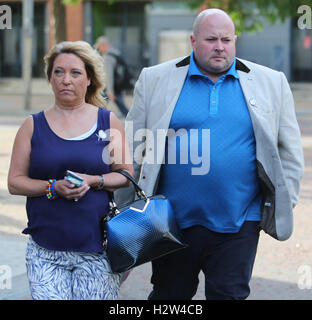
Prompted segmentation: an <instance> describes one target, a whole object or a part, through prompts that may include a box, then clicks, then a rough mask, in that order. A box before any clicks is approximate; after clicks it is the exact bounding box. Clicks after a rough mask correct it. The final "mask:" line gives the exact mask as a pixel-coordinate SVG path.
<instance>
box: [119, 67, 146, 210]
mask: <svg viewBox="0 0 312 320" xmlns="http://www.w3.org/2000/svg"><path fill="white" fill-rule="evenodd" d="M146 87H147V85H146V69H145V68H144V69H143V70H142V72H141V74H140V76H139V79H138V81H137V82H136V85H135V88H134V93H133V102H132V105H131V108H130V110H129V112H128V115H127V117H126V119H125V132H126V137H127V139H128V143H129V148H130V153H131V156H132V161H133V168H134V179H135V180H136V181H137V182H138V181H139V178H140V172H141V167H142V161H143V158H144V154H145V142H142V141H141V140H139V139H137V140H136V136H138V133H139V131H140V130H143V131H144V130H146V129H145V128H146V97H145V96H146ZM138 140H139V141H138ZM114 198H115V201H116V203H117V205H120V204H125V203H129V202H131V201H133V200H134V198H135V192H134V188H133V186H132V185H131V186H130V187H128V188H121V189H119V190H116V191H115V192H114Z"/></svg>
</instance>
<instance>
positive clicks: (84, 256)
mask: <svg viewBox="0 0 312 320" xmlns="http://www.w3.org/2000/svg"><path fill="white" fill-rule="evenodd" d="M44 60H45V63H46V76H47V79H48V81H49V83H50V84H51V86H52V89H53V92H54V96H55V103H54V105H53V106H52V107H51V108H49V109H48V110H45V111H41V112H39V113H37V114H33V115H32V116H30V117H28V118H27V119H26V120H25V122H24V123H23V124H22V126H21V127H20V129H19V130H18V133H17V135H16V138H15V142H14V146H13V152H12V158H11V165H10V170H9V175H8V187H9V191H10V193H11V194H16V195H23V196H26V197H27V203H26V209H27V216H28V226H27V228H26V229H25V230H24V231H23V233H25V234H29V235H30V239H29V242H28V246H27V253H26V266H27V276H28V279H29V284H30V291H31V295H32V298H33V299H61V300H63V299H65V300H67V299H100V300H102V299H117V297H118V291H119V286H120V279H121V275H120V274H113V273H112V271H111V268H110V265H109V263H108V261H107V257H106V253H105V252H104V251H103V233H102V230H101V220H102V218H103V216H104V215H105V213H107V212H108V208H109V197H108V191H113V190H116V189H117V188H121V187H124V186H126V185H128V182H127V180H126V178H124V177H123V176H121V175H120V174H118V173H113V172H111V171H112V170H114V169H124V170H126V171H128V172H129V173H130V174H132V171H133V168H132V165H131V160H130V155H129V151H128V147H127V142H126V140H125V135H124V130H123V127H122V125H121V123H120V121H119V120H118V118H117V117H116V116H115V115H114V114H113V113H112V112H110V111H108V110H106V109H105V108H104V106H105V102H104V100H103V98H102V96H101V90H102V88H103V87H104V81H103V78H102V76H103V62H102V59H101V57H100V55H99V54H98V53H97V52H96V50H94V49H93V48H92V47H91V46H90V45H89V44H88V43H86V42H83V41H77V42H62V43H59V44H58V45H56V46H54V47H53V48H52V49H51V50H50V51H49V52H48V54H47V55H46V56H45V58H44ZM108 150H111V152H110V153H109V151H108ZM112 154H113V155H114V158H112ZM117 155H118V156H117ZM117 158H118V159H122V161H120V163H116V162H114V161H113V159H117ZM67 170H70V171H72V172H73V174H74V175H78V178H79V177H80V178H82V179H83V182H82V184H81V185H80V186H79V183H77V186H76V185H75V183H72V182H70V181H68V180H67V179H66V178H65V177H64V172H65V171H67ZM78 182H79V181H78Z"/></svg>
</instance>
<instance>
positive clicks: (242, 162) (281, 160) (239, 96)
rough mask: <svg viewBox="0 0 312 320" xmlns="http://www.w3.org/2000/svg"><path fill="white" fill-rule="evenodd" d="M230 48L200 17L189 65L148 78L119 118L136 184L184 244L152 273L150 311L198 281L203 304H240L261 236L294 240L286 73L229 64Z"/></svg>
mask: <svg viewBox="0 0 312 320" xmlns="http://www.w3.org/2000/svg"><path fill="white" fill-rule="evenodd" d="M236 39H237V36H236V35H235V26H234V23H233V21H232V19H231V18H230V17H229V15H228V14H227V13H225V12H224V11H221V10H218V9H208V10H205V11H203V12H201V13H200V14H199V15H198V16H197V18H196V19H195V21H194V28H193V34H192V35H191V39H190V40H191V44H192V48H193V52H192V53H191V55H190V56H188V57H184V58H179V59H175V60H171V61H168V62H165V63H162V64H160V65H157V66H153V67H150V68H144V69H143V70H142V72H141V75H140V77H139V79H138V81H137V83H136V87H135V90H134V97H133V105H132V107H131V109H130V111H129V114H128V116H127V118H126V134H127V136H128V138H129V141H131V145H130V149H132V151H133V154H134V155H135V162H134V171H135V179H136V180H138V181H139V184H140V185H141V187H142V188H143V189H144V190H145V191H146V193H147V194H148V196H150V195H152V194H154V193H157V194H159V193H162V194H164V195H165V196H167V197H168V199H169V200H170V201H171V203H172V205H173V208H174V211H175V214H176V219H177V222H178V224H179V226H180V228H181V229H182V233H183V236H184V242H186V243H187V244H189V248H187V249H185V250H181V251H178V252H176V253H173V254H170V255H167V256H164V257H162V258H160V259H156V260H154V261H153V262H152V267H153V275H152V279H151V281H152V284H153V291H152V293H151V294H150V296H149V298H150V299H191V298H192V297H193V296H194V295H195V294H196V291H197V286H198V274H199V272H200V271H201V270H202V271H203V272H204V274H205V294H206V298H207V299H245V298H247V297H248V295H249V292H250V289H249V281H250V278H251V275H252V269H253V264H254V260H255V256H256V251H257V244H258V238H259V231H260V230H261V229H262V230H264V231H265V232H266V233H268V234H269V235H270V236H272V237H274V238H276V239H278V240H285V239H287V238H289V237H290V235H291V233H292V229H293V212H292V210H293V207H294V206H295V205H296V203H297V201H298V196H299V182H300V179H301V177H302V174H303V151H302V146H301V139H300V131H299V127H298V123H297V120H296V115H295V109H294V102H293V96H292V93H291V90H290V88H289V84H288V82H287V79H286V77H285V75H284V74H283V73H282V72H277V71H274V70H272V69H269V68H266V67H264V66H260V65H258V64H255V63H252V62H249V61H245V60H242V59H238V58H236V57H235V55H236V50H235V44H236ZM141 129H142V130H141ZM143 130H144V131H143ZM166 130H168V131H167V132H168V134H167V136H166V135H165V134H160V133H162V132H164V131H166ZM139 131H140V132H148V133H149V134H146V139H145V141H144V142H143V143H142V141H138V140H140V139H138V136H139V135H138V132H139ZM172 132H174V133H176V134H172ZM194 132H195V133H196V135H194ZM169 133H170V134H169ZM141 136H142V135H141ZM194 136H195V137H196V138H197V139H196V140H194ZM177 137H179V139H177ZM144 138H145V136H144ZM194 141H196V142H197V143H194ZM207 150H208V152H207ZM139 151H140V152H139ZM185 154H186V155H185ZM181 155H184V157H183V158H182V156H181ZM199 155H201V158H199ZM174 156H175V158H173V157H174ZM168 159H169V160H170V161H169V160H168ZM172 159H176V160H177V161H176V163H173V161H172ZM192 159H193V160H192ZM194 159H195V161H194ZM198 159H201V160H202V163H204V160H205V166H204V168H201V167H200V168H199V163H198V161H197V160H198ZM186 160H187V161H186ZM179 161H180V163H179ZM161 164H162V165H161ZM194 169H196V170H194ZM133 196H134V191H133V188H132V187H130V188H127V189H124V190H118V191H117V192H116V196H115V199H116V200H117V202H118V203H123V202H128V201H131V200H132V199H133Z"/></svg>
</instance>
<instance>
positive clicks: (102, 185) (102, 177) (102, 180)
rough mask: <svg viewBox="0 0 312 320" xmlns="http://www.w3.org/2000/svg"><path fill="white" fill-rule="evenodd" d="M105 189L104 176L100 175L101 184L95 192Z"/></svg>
mask: <svg viewBox="0 0 312 320" xmlns="http://www.w3.org/2000/svg"><path fill="white" fill-rule="evenodd" d="M103 188H104V175H103V174H102V175H100V183H99V184H98V185H97V186H96V187H95V190H102V189H103Z"/></svg>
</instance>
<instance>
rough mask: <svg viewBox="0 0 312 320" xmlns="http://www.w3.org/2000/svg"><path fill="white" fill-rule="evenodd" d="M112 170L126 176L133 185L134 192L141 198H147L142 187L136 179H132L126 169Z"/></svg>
mask: <svg viewBox="0 0 312 320" xmlns="http://www.w3.org/2000/svg"><path fill="white" fill-rule="evenodd" d="M112 172H117V173H120V174H122V175H123V176H124V177H126V178H127V179H128V180H130V181H131V182H132V184H133V186H134V189H135V193H136V194H137V196H138V197H139V198H141V199H142V198H145V200H147V196H146V194H145V192H144V191H143V190H142V188H141V187H140V186H139V185H138V184H137V183H136V181H135V180H134V179H133V177H132V176H131V175H130V174H129V173H128V172H127V171H125V170H122V169H117V170H114V171H112Z"/></svg>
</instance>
